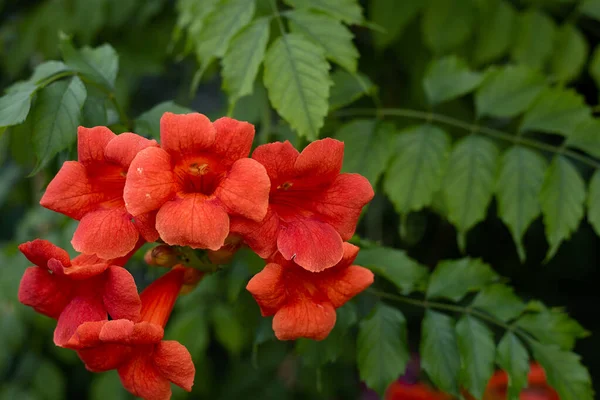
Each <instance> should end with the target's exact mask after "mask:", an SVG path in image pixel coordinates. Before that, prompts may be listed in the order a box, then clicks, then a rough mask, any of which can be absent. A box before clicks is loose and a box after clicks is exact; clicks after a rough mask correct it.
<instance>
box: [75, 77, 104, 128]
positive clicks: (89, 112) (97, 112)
mask: <svg viewBox="0 0 600 400" xmlns="http://www.w3.org/2000/svg"><path fill="white" fill-rule="evenodd" d="M106 103H107V98H106V95H105V94H104V93H102V91H101V90H99V89H98V88H96V87H94V86H90V87H88V88H87V97H86V99H85V103H84V104H83V110H82V111H81V112H82V114H83V121H82V124H83V126H107V125H108V110H107V108H106Z"/></svg>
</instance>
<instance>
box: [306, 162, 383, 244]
mask: <svg viewBox="0 0 600 400" xmlns="http://www.w3.org/2000/svg"><path fill="white" fill-rule="evenodd" d="M374 195H375V193H374V192H373V188H372V187H371V184H370V183H369V181H368V180H367V178H365V177H364V176H362V175H359V174H341V175H338V177H337V178H335V180H334V181H333V184H332V185H331V186H330V187H329V188H327V190H325V191H324V192H322V193H321V194H320V195H318V196H316V197H315V198H314V203H313V204H314V210H315V211H316V212H317V213H318V214H319V216H320V217H321V220H323V221H324V222H327V223H328V224H330V225H331V226H333V227H334V228H335V230H337V231H338V233H339V234H340V236H341V237H342V239H343V240H349V239H350V238H351V237H352V235H354V231H355V230H356V224H357V223H358V218H359V217H360V213H361V211H362V208H363V207H364V206H365V205H366V204H367V203H368V202H370V201H371V200H372V199H373V196H374Z"/></svg>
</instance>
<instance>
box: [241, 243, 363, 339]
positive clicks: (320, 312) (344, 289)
mask: <svg viewBox="0 0 600 400" xmlns="http://www.w3.org/2000/svg"><path fill="white" fill-rule="evenodd" d="M342 246H343V257H342V259H341V260H340V261H339V263H337V265H335V266H334V267H332V268H329V269H327V270H325V271H322V272H311V271H307V270H305V269H304V268H301V267H300V266H298V265H297V264H295V263H294V262H293V261H288V260H286V259H285V258H284V257H283V256H281V255H279V254H277V255H276V256H275V257H273V259H272V260H271V262H270V263H269V264H267V265H266V266H265V268H264V269H263V270H262V271H261V272H259V273H258V274H256V275H255V276H254V277H253V278H252V279H251V280H250V282H248V286H247V287H246V288H247V289H248V291H249V292H250V293H251V294H252V296H254V299H255V300H256V302H257V303H258V305H259V307H260V311H261V313H262V315H263V316H269V315H274V316H275V317H274V318H273V330H274V331H275V336H277V338H278V339H280V340H292V339H297V338H300V337H306V338H311V339H315V340H322V339H324V338H325V337H327V335H329V332H331V330H332V329H333V327H334V325H335V320H336V312H335V309H336V308H339V307H341V306H342V305H344V303H346V302H347V301H348V300H350V299H351V298H352V297H354V296H355V295H356V294H358V293H360V292H362V291H363V290H365V289H366V288H367V287H368V286H369V285H371V283H373V273H372V272H371V271H369V270H368V269H366V268H363V267H360V266H357V265H352V263H353V262H354V259H355V258H356V255H357V254H358V247H356V246H354V245H351V244H350V243H343V245H342Z"/></svg>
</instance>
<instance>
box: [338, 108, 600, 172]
mask: <svg viewBox="0 0 600 400" xmlns="http://www.w3.org/2000/svg"><path fill="white" fill-rule="evenodd" d="M335 115H337V116H340V117H344V116H364V115H368V116H370V115H376V116H393V117H405V118H414V119H420V120H423V121H427V122H439V123H442V124H446V125H448V126H453V127H456V128H461V129H464V130H466V131H468V132H471V133H481V134H483V135H486V136H489V137H492V138H494V139H498V140H504V141H507V142H511V143H514V144H522V145H524V146H527V147H531V148H534V149H538V150H542V151H548V152H551V153H554V154H564V155H566V156H569V157H571V158H573V159H575V160H578V161H580V162H582V163H583V164H586V165H588V166H590V167H592V168H595V169H600V163H599V162H597V161H595V160H593V159H591V158H590V157H586V156H584V155H582V154H579V153H577V152H575V151H572V150H567V149H564V148H561V147H560V146H553V145H551V144H547V143H544V142H540V141H538V140H535V139H530V138H526V137H522V136H515V135H511V134H508V133H506V132H502V131H499V130H497V129H493V128H488V127H485V126H478V125H474V124H470V123H468V122H464V121H461V120H459V119H456V118H452V117H449V116H446V115H442V114H436V113H433V112H425V111H419V110H412V109H407V108H382V109H371V108H354V109H348V110H341V111H337V112H335Z"/></svg>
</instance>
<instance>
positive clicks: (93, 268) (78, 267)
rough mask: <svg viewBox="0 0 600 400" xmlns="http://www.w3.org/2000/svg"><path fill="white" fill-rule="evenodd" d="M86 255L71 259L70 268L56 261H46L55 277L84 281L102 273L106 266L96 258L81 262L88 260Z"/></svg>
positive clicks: (104, 262)
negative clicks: (82, 260) (84, 260)
mask: <svg viewBox="0 0 600 400" xmlns="http://www.w3.org/2000/svg"><path fill="white" fill-rule="evenodd" d="M89 258H91V257H87V256H86V255H83V257H82V256H78V257H75V258H74V259H73V264H72V265H71V266H64V265H63V264H62V263H61V262H60V261H58V260H56V259H54V258H53V259H51V260H48V268H49V269H50V270H51V271H52V272H53V273H54V274H55V275H57V276H61V275H63V276H68V277H69V279H73V280H85V279H89V278H92V277H94V276H97V275H100V274H101V273H103V272H104V271H105V270H106V268H108V264H107V263H106V261H104V260H100V259H98V258H95V259H93V258H92V259H91V260H90V262H81V261H80V260H81V259H89Z"/></svg>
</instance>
